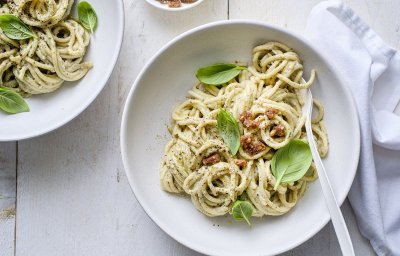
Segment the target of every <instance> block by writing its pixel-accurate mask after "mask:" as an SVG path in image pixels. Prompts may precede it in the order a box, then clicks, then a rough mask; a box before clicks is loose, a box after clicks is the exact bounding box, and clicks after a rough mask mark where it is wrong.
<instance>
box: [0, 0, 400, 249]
mask: <svg viewBox="0 0 400 256" xmlns="http://www.w3.org/2000/svg"><path fill="white" fill-rule="evenodd" d="M124 2H125V16H126V29H125V40H124V43H123V48H122V51H121V55H120V58H119V62H118V64H117V66H116V67H115V70H114V73H113V75H112V77H111V79H110V81H109V83H108V85H107V86H106V88H105V89H104V90H103V92H102V93H101V94H100V96H99V97H98V98H97V100H96V101H95V102H94V103H93V104H92V105H91V106H90V107H89V108H88V109H87V110H86V111H85V112H84V113H83V114H81V115H80V116H79V117H78V118H76V119H75V120H74V121H72V122H71V123H69V124H68V125H66V126H64V127H63V128H61V129H58V130H57V131H55V132H52V133H50V134H48V135H45V136H42V137H39V138H35V139H31V140H26V141H20V142H14V143H0V256H11V255H17V256H31V255H33V256H36V255H40V256H47V255H51V256H53V255H54V256H58V255H68V256H70V255H85V256H91V255H93V256H98V255H100V256H102V255H116V256H120V255H121V256H122V255H199V254H198V253H196V252H194V251H192V250H190V249H188V248H186V247H184V246H182V245H180V244H179V243H177V242H175V241H174V240H173V239H172V238H170V237H169V236H168V235H166V234H165V233H164V232H162V231H161V230H160V229H159V228H158V227H157V226H156V225H155V224H154V223H153V222H152V221H151V220H150V219H149V217H147V215H146V214H145V213H144V211H143V210H142V208H141V207H140V205H139V204H138V202H137V201H136V199H135V197H134V196H133V194H132V192H131V189H130V187H129V185H128V182H127V179H126V177H125V173H124V170H123V166H122V162H121V157H120V150H119V126H120V119H121V111H122V107H123V103H124V100H125V97H126V95H127V92H128V90H129V88H130V87H131V85H132V83H133V81H134V79H135V77H136V75H137V74H138V72H139V71H140V69H141V68H142V67H143V65H144V64H145V62H146V61H147V60H149V58H150V57H151V56H152V55H153V54H154V53H155V52H156V51H157V50H158V49H159V48H160V47H161V46H162V45H164V44H165V43H166V42H168V41H169V40H171V39H172V38H173V37H175V36H176V35H178V34H180V33H182V32H184V31H186V30H188V29H190V28H193V27H195V26H198V25H201V24H204V23H208V22H211V21H216V20H224V19H238V18H246V19H258V20H264V21H267V22H270V23H272V24H275V25H278V26H282V27H285V28H288V29H289V30H292V31H295V32H297V33H302V32H303V30H304V28H305V24H306V20H307V16H308V14H309V12H310V10H311V8H312V7H313V6H314V5H315V4H317V3H318V2H320V1H319V0H301V1H296V0H279V1H277V0H206V1H205V2H204V3H203V4H201V5H200V6H199V7H197V8H194V9H192V10H189V11H186V12H179V13H167V12H163V11H160V10H157V9H154V8H153V7H151V6H150V5H148V4H147V3H145V1H144V0H125V1H124ZM345 2H346V3H347V4H349V5H350V6H351V7H352V8H353V9H354V10H355V11H356V12H358V13H359V14H360V15H361V16H362V17H363V18H364V19H365V20H366V21H367V22H368V23H369V24H370V25H371V26H372V27H373V28H374V29H375V30H376V31H377V32H378V33H379V34H380V35H381V36H382V37H383V38H384V39H385V40H386V41H387V42H388V43H389V44H391V45H392V46H394V47H397V48H399V41H400V32H399V30H400V18H399V15H398V14H399V13H400V1H398V0H392V1H390V0H370V1H367V0H365V1H362V0H347V1H345ZM0 123H1V121H0ZM342 209H343V211H344V216H345V218H346V220H347V223H348V226H349V229H350V233H351V236H352V239H353V242H354V247H355V250H356V254H357V255H367V256H368V255H374V253H373V251H372V249H371V247H370V245H369V243H368V241H366V240H365V239H364V238H362V237H361V235H360V233H359V231H358V229H357V226H356V224H355V219H354V215H353V212H352V210H351V208H350V206H349V204H348V202H346V203H345V204H344V205H343V207H342ZM284 255H340V248H339V245H338V243H337V241H336V237H335V233H334V230H333V227H332V225H331V224H328V225H327V226H326V227H325V228H324V229H323V230H322V231H321V232H319V233H318V234H317V235H316V236H315V237H313V238H312V239H310V240H309V241H308V242H306V243H304V244H303V245H301V246H299V247H298V248H296V249H294V250H292V251H290V252H288V253H286V254H284Z"/></svg>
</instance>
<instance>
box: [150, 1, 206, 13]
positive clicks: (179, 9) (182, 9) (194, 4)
mask: <svg viewBox="0 0 400 256" xmlns="http://www.w3.org/2000/svg"><path fill="white" fill-rule="evenodd" d="M155 1H156V0H146V2H147V3H149V4H150V5H152V6H154V7H156V8H157V9H160V10H163V11H169V12H180V11H186V10H189V9H192V8H193V7H196V6H198V5H199V4H201V3H202V2H204V0H197V1H196V2H194V3H191V4H187V5H185V6H182V7H178V8H171V7H168V6H164V5H160V4H157V3H155Z"/></svg>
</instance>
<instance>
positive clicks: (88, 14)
mask: <svg viewBox="0 0 400 256" xmlns="http://www.w3.org/2000/svg"><path fill="white" fill-rule="evenodd" d="M78 16H79V22H80V23H81V25H82V26H83V27H84V28H85V29H86V30H88V31H90V32H91V33H93V32H94V30H95V29H96V27H97V14H96V12H95V11H94V9H93V8H92V6H91V5H90V4H89V3H88V2H86V1H82V2H80V3H79V4H78Z"/></svg>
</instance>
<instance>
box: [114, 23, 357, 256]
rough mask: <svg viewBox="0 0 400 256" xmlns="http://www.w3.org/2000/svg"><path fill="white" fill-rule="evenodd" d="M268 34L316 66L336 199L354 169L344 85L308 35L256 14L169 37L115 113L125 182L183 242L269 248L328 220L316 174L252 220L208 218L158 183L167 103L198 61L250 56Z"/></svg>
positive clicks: (218, 249) (275, 249) (233, 249)
mask: <svg viewBox="0 0 400 256" xmlns="http://www.w3.org/2000/svg"><path fill="white" fill-rule="evenodd" d="M270 40H275V41H280V42H283V43H285V44H287V45H289V46H290V47H292V48H293V49H294V50H295V51H296V52H297V53H299V54H300V57H301V58H302V59H303V60H304V66H305V74H309V73H310V69H312V68H316V69H317V72H318V81H317V82H316V83H315V84H314V86H313V88H312V91H313V93H314V95H315V97H317V98H318V99H320V101H321V102H322V103H323V105H324V106H325V111H326V112H325V113H326V114H325V124H326V127H327V130H328V134H329V139H330V152H329V155H328V157H327V158H326V159H325V160H324V164H325V167H326V170H327V171H328V174H329V177H330V179H331V182H332V186H333V189H334V191H335V194H336V196H337V199H338V200H339V202H340V203H342V202H343V201H344V199H345V197H346V195H347V193H348V191H349V189H350V186H351V184H352V182H353V179H354V175H355V173H356V167H357V163H358V157H359V148H360V134H359V124H358V118H357V113H356V108H355V105H354V103H353V100H352V96H351V94H350V92H349V90H348V89H347V88H346V87H345V85H344V84H343V81H342V80H341V78H340V77H339V76H338V75H337V74H336V73H335V71H334V69H333V67H332V66H331V64H330V63H329V62H328V60H327V59H325V58H324V57H323V56H322V55H321V54H320V53H318V51H316V50H315V49H314V48H313V45H312V43H311V42H308V41H306V40H305V39H303V38H302V37H300V36H298V35H295V34H293V33H290V32H288V31H286V30H282V29H280V28H276V27H273V26H270V25H267V24H265V23H261V22H255V21H240V20H239V21H238V20H235V21H222V22H216V23H212V24H208V25H204V26H201V27H198V28H195V29H193V30H190V31H189V32H186V33H184V34H182V35H180V36H179V37H177V38H175V39H174V40H173V41H172V42H170V43H169V44H167V45H166V46H165V47H163V48H162V49H161V50H160V51H159V52H158V53H157V54H156V55H155V56H154V57H153V58H152V59H151V60H150V62H149V63H148V64H147V65H146V66H145V67H144V69H143V70H142V72H141V73H140V74H139V76H138V78H137V80H136V81H135V83H134V85H133V87H132V89H131V92H130V93H129V96H128V99H127V102H126V105H125V109H124V113H123V119H122V131H121V147H122V155H123V161H124V165H125V170H126V174H127V177H128V179H129V182H130V185H131V187H132V189H133V191H134V193H135V195H136V198H137V199H138V201H139V202H140V204H141V205H142V207H143V208H144V209H145V211H146V212H147V214H148V215H149V216H150V217H151V218H152V219H153V220H154V222H155V223H157V224H158V225H159V226H160V227H161V228H162V229H163V230H164V231H165V232H167V233H168V234H169V235H170V236H172V237H173V238H175V239H176V240H177V241H179V242H181V243H182V244H184V245H186V246H188V247H190V248H192V249H194V250H197V251H199V252H202V253H206V254H211V255H230V256H233V255H273V254H278V253H281V252H284V251H286V250H289V249H291V248H293V247H295V246H297V245H299V244H301V243H303V242H304V241H306V240H307V239H309V238H310V237H312V236H313V235H314V234H316V233H317V232H318V231H319V230H321V229H322V227H323V226H324V225H325V224H326V223H327V222H328V221H329V213H328V210H327V208H326V206H325V202H324V198H323V195H322V191H321V187H320V184H319V182H318V181H316V182H314V183H312V184H310V186H309V189H308V190H307V191H306V194H305V196H304V197H303V198H302V199H301V200H300V202H299V203H298V205H297V206H296V207H295V208H294V209H293V210H292V211H291V212H290V213H288V214H286V215H284V216H281V217H267V218H262V219H257V218H252V223H253V227H252V228H249V227H248V226H247V225H246V224H245V223H242V222H240V223H239V222H235V221H233V223H231V222H230V220H232V219H231V217H230V216H228V217H220V218H208V217H206V216H204V215H203V214H201V213H200V212H198V211H197V210H196V209H195V207H194V206H193V205H192V202H191V201H190V199H189V198H188V197H182V196H177V195H172V194H168V193H166V192H164V191H162V190H161V188H160V185H159V164H160V161H161V157H162V155H163V151H164V146H165V145H166V143H167V141H168V140H169V139H170V135H169V134H168V132H167V124H169V123H170V115H171V111H172V109H173V107H174V106H176V105H177V104H178V103H179V102H182V101H183V100H184V99H185V96H186V95H187V91H188V90H189V89H190V88H191V87H192V85H193V84H194V83H195V82H196V77H195V72H196V70H197V69H198V68H199V67H202V66H205V65H209V64H213V63H221V62H230V61H235V60H240V61H242V60H246V61H250V60H251V52H252V48H253V47H254V46H256V45H259V44H261V43H265V42H267V41H270Z"/></svg>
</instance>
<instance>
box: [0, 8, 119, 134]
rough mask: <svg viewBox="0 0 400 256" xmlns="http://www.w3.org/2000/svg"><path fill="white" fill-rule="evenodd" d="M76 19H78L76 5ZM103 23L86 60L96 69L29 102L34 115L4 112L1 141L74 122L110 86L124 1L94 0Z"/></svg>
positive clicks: (91, 44) (117, 51) (0, 126)
mask: <svg viewBox="0 0 400 256" xmlns="http://www.w3.org/2000/svg"><path fill="white" fill-rule="evenodd" d="M77 2H78V1H75V6H74V7H73V9H72V10H73V14H72V16H74V17H77V14H76V4H77ZM89 2H90V4H91V5H92V6H93V8H94V9H95V11H96V13H97V16H98V19H99V24H98V27H97V30H96V32H95V34H94V35H93V36H92V38H91V42H90V46H89V52H88V54H87V55H86V58H85V59H86V60H90V61H92V62H93V64H94V67H93V68H92V69H91V70H90V71H89V73H88V74H87V75H86V76H85V77H84V78H83V79H81V80H79V81H77V82H74V83H64V84H63V86H62V87H61V88H60V89H59V90H57V91H55V92H53V93H50V94H45V95H36V96H32V97H31V98H29V99H27V102H28V104H29V107H30V112H27V113H22V114H17V115H7V114H5V113H3V112H2V111H0V120H1V121H0V123H1V125H0V141H14V140H21V139H27V138H32V137H35V136H38V135H42V134H45V133H47V132H50V131H52V130H54V129H57V128H58V127H60V126H62V125H64V124H66V123H67V122H69V121H71V120H72V119H73V118H74V117H76V116H77V115H79V114H80V113H81V112H82V111H83V110H85V109H86V108H87V107H88V106H89V104H90V103H91V102H92V101H93V100H94V99H95V98H96V97H97V95H98V94H99V93H100V91H101V90H102V89H103V87H104V86H105V84H106V83H107V80H108V78H109V77H110V75H111V72H112V70H113V68H114V66H115V63H116V61H117V58H118V54H119V51H120V49H121V43H122V37H123V33H124V8H123V1H122V0H113V1H110V0H92V1H90V0H89Z"/></svg>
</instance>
